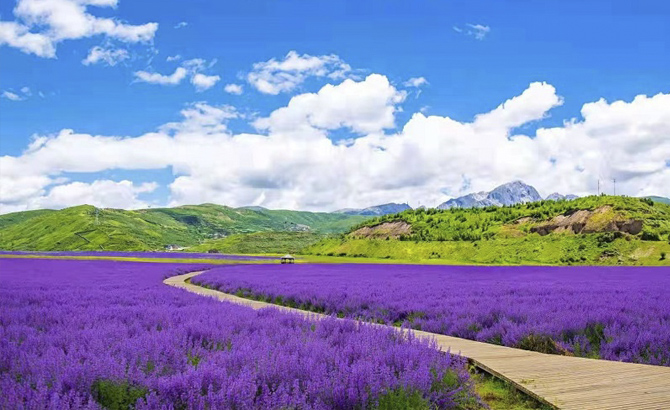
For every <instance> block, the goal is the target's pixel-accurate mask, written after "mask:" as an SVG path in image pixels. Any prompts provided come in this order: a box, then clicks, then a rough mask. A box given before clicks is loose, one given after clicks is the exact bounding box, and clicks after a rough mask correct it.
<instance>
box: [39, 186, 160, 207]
mask: <svg viewBox="0 0 670 410" xmlns="http://www.w3.org/2000/svg"><path fill="white" fill-rule="evenodd" d="M156 188H158V184H156V183H155V182H146V183H143V184H139V185H135V184H133V183H132V182H131V181H127V180H124V181H119V182H115V181H110V180H98V181H94V182H92V183H90V184H87V183H84V182H72V183H69V184H63V185H58V186H55V187H53V188H52V189H51V190H50V191H49V193H48V194H47V195H45V196H42V197H39V198H36V199H35V201H34V203H33V204H32V205H33V206H34V207H38V208H55V209H59V208H66V207H68V206H73V205H80V204H88V205H94V206H97V207H101V208H124V209H137V208H146V207H147V205H148V204H147V203H146V202H145V201H142V200H140V199H139V198H138V196H139V195H141V194H145V193H149V192H153V191H155V190H156Z"/></svg>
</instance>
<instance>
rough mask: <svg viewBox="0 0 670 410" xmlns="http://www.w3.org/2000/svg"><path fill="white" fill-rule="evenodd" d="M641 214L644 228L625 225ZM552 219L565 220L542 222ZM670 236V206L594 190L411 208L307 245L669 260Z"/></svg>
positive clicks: (474, 255) (375, 251)
mask: <svg viewBox="0 0 670 410" xmlns="http://www.w3.org/2000/svg"><path fill="white" fill-rule="evenodd" d="M580 210H581V212H579V213H578V211H580ZM578 215H583V216H584V218H583V219H582V220H580V221H579V223H576V224H575V225H571V226H569V228H568V227H562V226H560V223H561V222H560V221H570V220H572V219H570V217H571V216H572V217H573V218H574V217H575V216H578ZM637 222H639V223H640V229H639V232H638V231H637V230H632V229H631V232H636V233H635V234H631V233H630V232H626V229H628V227H630V226H633V225H635V223H637ZM389 226H391V227H392V228H394V229H395V230H396V232H402V234H398V235H396V236H393V235H389V234H388V232H393V230H392V229H390V228H389V229H386V230H384V229H383V228H384V227H389ZM398 226H401V227H403V229H402V230H400V229H399V228H398ZM547 226H549V227H552V228H554V227H556V226H558V228H557V229H555V230H553V231H551V230H549V229H541V228H543V227H547ZM573 226H576V227H577V228H573ZM366 227H368V228H366ZM361 228H362V229H361ZM572 229H579V230H580V231H579V233H575V232H574V231H573V230H572ZM375 232H377V233H379V232H381V233H382V234H384V235H385V236H387V237H388V236H390V237H388V239H387V238H386V237H383V236H381V237H380V236H375ZM538 232H542V233H543V235H540V233H538ZM547 232H549V233H548V234H547ZM669 236H670V206H668V205H664V204H660V203H655V202H652V201H651V200H645V199H638V198H625V197H611V196H600V197H596V196H593V197H587V198H581V199H578V200H574V201H558V202H554V201H541V202H537V203H531V204H525V205H517V206H512V207H502V208H497V207H490V208H480V209H450V210H443V211H440V210H434V209H430V210H414V211H406V212H403V213H400V214H396V215H387V216H383V217H379V218H374V219H371V220H368V221H365V222H364V223H362V224H360V225H359V226H357V227H355V228H353V229H352V232H351V233H350V234H348V235H343V236H340V237H338V238H330V239H325V240H323V241H321V242H319V243H317V244H315V245H312V246H310V247H308V248H307V249H306V250H305V251H304V252H305V253H307V254H313V255H329V256H333V255H334V256H359V257H363V256H364V257H373V258H389V259H405V260H416V261H421V260H431V259H437V260H441V261H443V262H447V263H502V264H506V263H510V264H521V263H539V264H576V263H578V264H655V265H668V264H670V263H669V259H670V244H669V243H668V242H669V241H670V238H669Z"/></svg>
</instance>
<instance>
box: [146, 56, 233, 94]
mask: <svg viewBox="0 0 670 410" xmlns="http://www.w3.org/2000/svg"><path fill="white" fill-rule="evenodd" d="M173 60H175V59H173ZM168 61H171V60H170V57H168ZM214 64H216V60H214V61H212V62H210V63H207V61H205V60H203V59H201V58H194V59H192V60H186V61H184V62H183V63H182V65H181V67H177V68H176V69H175V71H174V73H172V74H170V75H163V74H159V73H155V72H149V71H136V72H135V73H134V74H135V80H136V81H139V82H144V83H149V84H159V85H177V84H180V83H181V82H182V80H184V79H185V78H186V77H187V76H190V77H191V84H193V86H194V87H195V89H196V91H198V92H200V91H205V90H207V89H209V88H212V87H213V86H214V85H215V84H216V83H217V82H219V80H221V77H219V76H218V75H205V74H203V73H201V71H204V70H206V69H208V68H210V67H212V66H213V65H214Z"/></svg>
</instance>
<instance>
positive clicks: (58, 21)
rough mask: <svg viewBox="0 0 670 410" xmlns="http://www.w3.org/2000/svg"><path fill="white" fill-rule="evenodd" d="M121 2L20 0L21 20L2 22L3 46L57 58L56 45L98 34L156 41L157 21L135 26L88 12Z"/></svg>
mask: <svg viewBox="0 0 670 410" xmlns="http://www.w3.org/2000/svg"><path fill="white" fill-rule="evenodd" d="M117 3H118V1H117V0H19V1H18V3H17V4H16V7H15V8H14V16H15V17H16V19H17V20H16V21H2V22H0V45H8V46H10V47H15V48H18V49H19V50H21V51H23V52H24V53H28V54H35V55H37V56H39V57H49V58H53V57H56V45H57V44H58V43H60V42H61V41H64V40H76V39H81V38H87V37H92V36H96V35H103V36H106V37H107V38H112V39H116V40H119V41H123V42H128V43H138V42H147V41H150V40H152V39H153V38H154V35H155V33H156V30H157V29H158V24H157V23H146V24H141V25H132V24H126V23H123V22H121V21H119V20H117V19H114V18H106V17H95V16H93V15H92V14H90V13H88V7H89V6H96V7H112V8H116V6H117V5H118V4H117ZM34 30H35V31H34Z"/></svg>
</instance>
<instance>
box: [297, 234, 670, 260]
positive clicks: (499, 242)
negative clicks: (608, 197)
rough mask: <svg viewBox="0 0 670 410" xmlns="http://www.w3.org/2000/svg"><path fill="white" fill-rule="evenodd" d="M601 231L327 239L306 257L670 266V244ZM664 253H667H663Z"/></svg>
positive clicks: (309, 250) (315, 246)
mask: <svg viewBox="0 0 670 410" xmlns="http://www.w3.org/2000/svg"><path fill="white" fill-rule="evenodd" d="M601 235H605V234H598V235H588V236H576V235H555V236H552V235H548V236H543V237H542V236H539V235H536V234H535V235H529V236H526V237H524V238H504V239H503V238H501V239H495V240H489V241H477V242H466V241H445V242H438V241H416V242H415V241H394V240H388V241H386V240H377V239H340V238H336V239H327V240H323V241H321V242H319V243H318V244H315V245H312V246H310V247H308V248H307V249H306V250H305V251H304V252H305V253H306V254H307V255H306V257H307V258H310V257H316V258H315V259H314V260H318V258H319V257H324V256H325V257H337V256H339V257H347V258H348V259H349V260H351V261H356V259H358V258H361V259H362V258H372V259H377V260H379V259H382V260H384V259H385V260H388V261H393V262H396V261H398V260H403V261H411V262H414V263H430V264H495V265H520V264H536V265H556V264H560V265H617V264H624V265H660V266H670V244H669V243H667V242H660V241H658V242H657V241H642V240H638V239H631V240H626V239H623V238H619V239H614V240H612V241H609V238H608V237H605V238H604V239H603V237H602V236H601ZM663 255H666V256H665V257H663Z"/></svg>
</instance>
